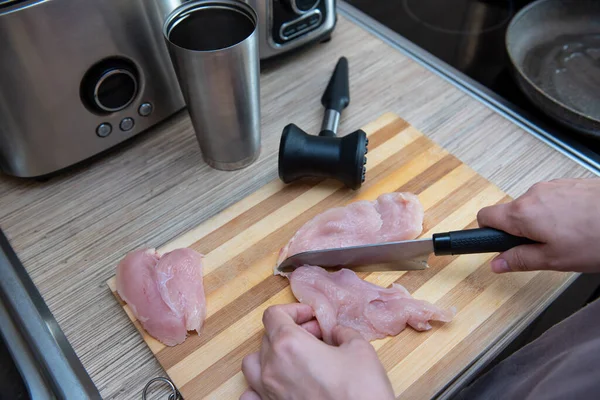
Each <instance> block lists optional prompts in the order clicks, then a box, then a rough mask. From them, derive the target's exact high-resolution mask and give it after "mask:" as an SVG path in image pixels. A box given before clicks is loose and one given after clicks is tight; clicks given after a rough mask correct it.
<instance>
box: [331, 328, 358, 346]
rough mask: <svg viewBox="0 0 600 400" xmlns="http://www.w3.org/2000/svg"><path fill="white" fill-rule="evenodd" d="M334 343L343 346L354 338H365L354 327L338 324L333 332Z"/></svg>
mask: <svg viewBox="0 0 600 400" xmlns="http://www.w3.org/2000/svg"><path fill="white" fill-rule="evenodd" d="M331 335H332V341H333V344H334V345H336V346H341V345H343V344H344V343H348V342H350V341H351V340H354V339H363V337H362V336H361V334H360V333H358V332H357V331H355V330H354V329H352V328H347V327H345V326H341V325H337V326H335V327H334V328H333V331H332V332H331Z"/></svg>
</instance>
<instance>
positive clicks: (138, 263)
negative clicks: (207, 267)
mask: <svg viewBox="0 0 600 400" xmlns="http://www.w3.org/2000/svg"><path fill="white" fill-rule="evenodd" d="M202 257H203V256H202V255H201V254H199V253H197V252H195V251H194V250H192V249H187V248H184V249H176V250H173V251H171V252H169V253H166V254H165V255H163V256H162V257H161V256H160V255H159V254H158V253H157V252H156V250H154V249H140V250H136V251H133V252H131V253H129V254H128V255H127V256H125V258H124V259H123V260H121V262H120V263H119V265H118V266H117V292H118V293H119V296H121V298H122V299H123V300H124V301H125V302H126V303H127V304H128V305H129V308H130V309H131V311H132V312H133V314H134V315H135V317H136V318H137V319H138V321H140V323H141V324H142V326H143V327H144V329H145V330H146V331H147V332H148V333H149V334H150V335H151V336H153V337H154V338H156V339H157V340H160V341H161V342H163V343H164V344H166V345H167V346H175V345H177V344H179V343H183V342H184V341H185V339H186V337H187V333H188V331H191V330H195V331H196V332H198V333H200V330H201V329H202V324H203V323H204V319H205V318H206V299H205V296H204V286H203V283H202Z"/></svg>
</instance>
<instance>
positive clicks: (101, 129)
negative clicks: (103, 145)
mask: <svg viewBox="0 0 600 400" xmlns="http://www.w3.org/2000/svg"><path fill="white" fill-rule="evenodd" d="M111 132H112V126H111V125H110V124H109V123H108V122H103V123H101V124H100V125H98V127H97V128H96V135H98V136H100V137H107V136H108V135H110V133H111Z"/></svg>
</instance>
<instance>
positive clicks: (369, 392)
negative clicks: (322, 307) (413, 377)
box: [240, 303, 394, 400]
mask: <svg viewBox="0 0 600 400" xmlns="http://www.w3.org/2000/svg"><path fill="white" fill-rule="evenodd" d="M313 317H314V313H313V310H312V308H311V307H310V306H308V305H305V304H299V303H295V304H285V305H278V306H272V307H269V308H268V309H267V310H266V311H265V313H264V315H263V324H264V325H265V335H264V336H263V342H262V345H261V349H260V352H258V353H252V354H250V355H248V356H246V357H245V358H244V360H243V362H242V371H243V373H244V376H245V377H246V380H247V381H248V383H249V385H250V388H249V389H248V390H247V391H246V392H245V393H244V394H243V395H242V396H241V397H240V400H261V399H262V400H281V399H286V400H288V399H289V400H304V399H306V400H308V399H310V400H313V399H320V400H321V399H322V400H339V399H347V400H362V399H365V400H366V399H380V400H387V399H393V398H394V393H393V390H392V386H391V384H390V381H389V379H388V377H387V375H386V373H385V370H384V368H383V365H381V363H380V361H379V358H378V357H377V353H376V352H375V350H374V349H373V346H371V344H370V343H369V342H367V341H366V340H364V339H363V337H362V336H361V335H360V334H359V333H358V332H356V331H355V330H353V329H350V328H345V327H340V326H338V327H336V328H334V330H333V341H334V344H335V346H330V345H327V344H325V343H324V342H322V341H320V340H319V339H318V337H320V335H321V331H320V328H319V325H318V323H317V321H316V320H314V319H313Z"/></svg>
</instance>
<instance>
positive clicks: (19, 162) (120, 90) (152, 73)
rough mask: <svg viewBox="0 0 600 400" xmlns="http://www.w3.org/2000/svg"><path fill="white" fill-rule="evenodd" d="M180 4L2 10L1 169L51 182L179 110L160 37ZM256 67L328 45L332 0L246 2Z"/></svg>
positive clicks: (138, 1)
mask: <svg viewBox="0 0 600 400" xmlns="http://www.w3.org/2000/svg"><path fill="white" fill-rule="evenodd" d="M182 2H183V1H182V0H127V1H123V0H89V1H82V0H0V169H1V170H2V171H3V172H4V173H7V174H10V175H15V176H19V177H37V176H43V175H47V174H51V173H54V172H56V171H59V170H61V169H63V168H65V167H68V166H71V165H73V164H76V163H78V162H80V161H82V160H85V159H87V158H89V157H91V156H93V155H95V154H98V153H100V152H102V151H104V150H107V149H109V148H111V147H113V146H115V145H117V144H119V143H121V142H123V141H124V140H127V139H129V138H131V137H132V136H134V135H136V134H138V133H140V132H142V131H144V130H146V129H148V128H149V127H151V126H153V125H155V124H157V123H158V122H160V121H162V120H164V119H165V118H167V117H169V116H170V115H172V114H173V113H175V112H177V111H179V110H180V109H182V108H183V107H184V106H185V104H184V101H183V98H182V95H181V92H180V89H179V85H178V83H177V80H176V76H175V72H174V70H173V67H172V65H171V61H170V59H169V55H168V52H167V49H166V45H165V43H164V39H163V37H162V24H163V21H164V19H165V17H166V16H167V15H168V13H169V12H170V11H172V10H173V9H174V8H175V7H177V6H178V5H180V4H181V3H182ZM248 3H250V4H251V5H252V6H253V7H254V8H255V10H256V11H257V13H258V15H259V25H260V57H261V59H267V58H271V57H273V56H276V55H279V54H282V53H285V52H288V51H291V50H293V49H296V48H298V47H300V46H302V45H305V44H308V43H313V42H316V41H319V40H322V39H324V38H326V37H327V36H328V35H330V34H331V31H332V30H333V29H334V26H335V21H336V10H335V0H266V1H261V0H249V1H248Z"/></svg>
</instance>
